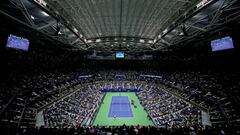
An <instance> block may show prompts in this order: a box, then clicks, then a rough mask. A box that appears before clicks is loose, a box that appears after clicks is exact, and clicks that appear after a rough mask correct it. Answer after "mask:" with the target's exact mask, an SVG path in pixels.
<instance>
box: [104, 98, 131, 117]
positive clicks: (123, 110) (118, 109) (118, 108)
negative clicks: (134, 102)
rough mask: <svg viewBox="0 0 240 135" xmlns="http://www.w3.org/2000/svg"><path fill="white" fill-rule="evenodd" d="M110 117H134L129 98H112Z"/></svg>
mask: <svg viewBox="0 0 240 135" xmlns="http://www.w3.org/2000/svg"><path fill="white" fill-rule="evenodd" d="M108 117H114V118H119V117H133V113H132V108H131V105H130V102H129V100H128V96H112V100H111V105H110V109H109V113H108Z"/></svg>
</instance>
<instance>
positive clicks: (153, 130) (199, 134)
mask: <svg viewBox="0 0 240 135" xmlns="http://www.w3.org/2000/svg"><path fill="white" fill-rule="evenodd" d="M1 131H2V133H4V134H5V135H225V134H226V135H233V134H236V132H234V130H232V129H231V128H229V129H228V130H222V129H220V128H209V127H208V128H205V129H202V128H199V129H193V128H178V129H174V128H171V129H168V128H157V127H151V126H148V127H146V126H139V125H137V126H125V125H123V126H101V127H98V126H93V127H92V126H77V127H71V128H43V127H41V128H13V127H5V128H3V129H1Z"/></svg>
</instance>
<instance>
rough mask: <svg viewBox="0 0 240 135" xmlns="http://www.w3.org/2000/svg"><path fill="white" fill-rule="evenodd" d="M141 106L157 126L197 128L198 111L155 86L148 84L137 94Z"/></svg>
mask: <svg viewBox="0 0 240 135" xmlns="http://www.w3.org/2000/svg"><path fill="white" fill-rule="evenodd" d="M137 95H138V97H139V99H140V101H141V104H142V105H143V106H144V108H145V109H146V110H147V111H148V113H149V115H150V117H151V118H152V119H153V121H154V123H155V124H156V125H157V126H159V127H163V126H169V127H175V128H183V127H190V126H197V125H198V119H199V117H201V116H200V115H199V114H200V110H199V109H197V108H195V107H194V106H192V105H191V104H189V103H187V102H185V101H183V100H182V99H179V98H177V97H175V96H173V95H171V94H169V93H167V92H166V91H164V90H162V89H159V88H157V86H154V85H151V84H148V85H147V86H145V87H144V89H143V90H142V91H141V92H139V93H137Z"/></svg>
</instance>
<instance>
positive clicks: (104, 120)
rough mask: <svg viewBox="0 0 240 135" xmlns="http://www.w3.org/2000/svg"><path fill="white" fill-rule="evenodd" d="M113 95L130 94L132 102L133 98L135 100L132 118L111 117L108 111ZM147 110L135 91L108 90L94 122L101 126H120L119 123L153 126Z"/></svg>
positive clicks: (129, 97)
mask: <svg viewBox="0 0 240 135" xmlns="http://www.w3.org/2000/svg"><path fill="white" fill-rule="evenodd" d="M112 96H128V99H129V101H130V103H131V100H133V101H134V104H135V105H136V106H137V107H136V108H135V107H134V106H133V105H132V104H131V108H132V111H133V117H131V118H109V117H108V112H109V108H110V104H111V99H112ZM147 115H148V114H147V112H146V111H145V110H144V108H143V106H142V105H141V104H140V102H139V99H138V97H137V95H136V93H134V92H107V93H106V95H105V97H104V99H103V101H102V103H101V105H100V108H99V111H98V112H97V116H96V118H95V120H94V122H93V125H95V126H96V125H99V126H106V125H109V126H119V125H123V124H125V125H138V124H139V125H144V126H149V125H151V126H153V122H152V121H151V120H150V119H149V118H148V117H147Z"/></svg>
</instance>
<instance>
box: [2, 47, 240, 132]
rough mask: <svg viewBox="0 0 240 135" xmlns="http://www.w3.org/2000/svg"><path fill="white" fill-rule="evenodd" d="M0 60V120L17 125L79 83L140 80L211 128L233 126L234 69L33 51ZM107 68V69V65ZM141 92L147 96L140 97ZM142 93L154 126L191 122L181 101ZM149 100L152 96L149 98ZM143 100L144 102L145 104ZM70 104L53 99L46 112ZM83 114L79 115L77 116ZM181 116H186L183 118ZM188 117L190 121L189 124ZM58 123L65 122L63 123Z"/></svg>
mask: <svg viewBox="0 0 240 135" xmlns="http://www.w3.org/2000/svg"><path fill="white" fill-rule="evenodd" d="M0 56H1V58H6V59H5V60H4V61H3V67H4V68H6V69H7V70H1V71H0V72H1V77H0V79H1V83H0V88H1V89H0V109H1V122H3V121H4V122H7V123H8V122H10V123H14V124H16V125H19V123H24V122H26V124H27V123H29V122H28V121H27V120H29V119H32V120H33V122H32V123H34V119H35V118H34V117H35V115H36V111H37V110H38V109H39V108H42V107H44V106H47V105H49V104H51V103H52V102H53V101H55V100H56V101H57V100H58V99H59V98H61V97H62V96H65V95H67V94H69V93H71V92H72V91H75V89H76V88H77V87H76V86H78V85H79V84H80V85H83V84H85V83H90V84H91V85H89V87H91V88H92V89H93V88H94V87H95V86H96V88H99V87H122V86H123V87H129V86H130V87H140V84H141V83H142V82H141V81H146V82H148V83H161V84H164V86H166V87H164V89H165V88H166V90H169V91H171V92H174V93H175V94H177V95H179V96H181V97H182V98H184V99H186V100H188V101H191V102H194V103H196V104H198V105H199V106H201V107H203V108H206V109H207V110H208V111H209V113H210V116H211V120H212V122H216V124H217V123H221V122H227V123H224V124H225V125H226V124H229V123H235V124H239V118H240V117H239V114H238V112H239V111H238V110H239V109H238V106H237V105H239V102H240V98H239V96H238V95H239V91H238V89H239V87H240V83H239V80H240V79H239V73H237V72H235V71H233V72H232V73H225V72H219V73H216V72H214V71H212V70H204V71H202V70H198V69H194V70H191V69H189V70H180V71H178V70H174V71H167V70H164V71H161V70H160V69H159V68H156V67H158V65H157V64H156V62H151V61H150V62H148V61H141V62H139V61H138V62H132V61H130V62H123V63H124V64H119V63H117V62H112V61H111V62H103V61H99V62H98V61H91V62H88V61H84V62H82V61H79V59H78V58H75V57H73V56H71V55H69V54H65V53H63V54H60V53H59V54H56V55H55V54H51V53H49V54H48V53H43V52H34V51H31V52H27V53H23V52H21V53H15V52H14V53H10V54H9V53H5V54H3V53H1V54H0ZM109 63H112V64H109ZM75 64H76V65H75ZM109 65H110V67H108V66H109ZM159 65H160V64H159ZM115 69H119V70H115ZM126 69H127V70H126ZM141 74H150V75H157V76H161V78H160V79H159V78H158V79H152V78H142V77H140V75H141ZM81 75H94V77H93V78H88V79H83V78H79V76H81ZM124 80H125V81H126V80H127V81H130V83H129V84H127V83H124V84H119V83H115V81H124ZM93 81H97V82H99V81H105V82H106V83H105V84H103V83H100V84H99V86H98V85H97V84H96V85H95V84H94V83H92V82H93ZM134 81H136V82H138V81H139V82H140V83H132V82H134ZM101 84H103V85H101ZM94 85H95V86H94ZM100 85H101V86H100ZM144 91H149V92H147V93H146V92H144ZM144 91H143V92H142V93H139V98H140V100H141V98H142V100H141V101H142V104H143V105H144V106H145V108H146V109H147V110H148V111H149V114H150V116H151V117H153V118H154V121H155V122H156V123H157V125H163V124H166V123H168V124H169V125H172V127H175V126H174V125H176V123H180V124H179V125H180V126H177V127H179V128H182V127H183V126H182V125H184V124H186V125H191V124H194V123H195V122H196V118H197V115H198V114H197V112H198V110H197V109H196V108H195V107H193V106H191V105H190V104H188V103H186V102H185V101H183V100H180V99H178V98H176V97H175V96H173V95H171V94H168V93H165V92H164V91H163V90H161V89H160V88H151V87H150V86H148V88H146V89H144ZM151 97H154V98H153V99H150V98H151ZM78 98H81V97H78ZM84 98H85V97H84ZM146 99H147V100H148V99H150V100H149V102H148V101H147V100H146ZM72 100H74V99H72V98H70V97H69V98H65V99H64V100H63V101H59V102H58V103H56V104H55V106H54V107H53V108H55V110H52V112H54V111H56V112H62V110H61V111H60V110H59V108H64V109H66V110H67V111H72V110H71V109H69V108H68V107H67V106H66V103H72ZM76 100H77V99H76ZM153 100H154V101H153ZM156 101H159V102H156ZM159 103H160V104H159ZM236 103H238V104H236ZM161 104H163V105H164V104H165V105H166V106H161ZM85 105H86V104H84V105H83V106H85ZM73 106H74V104H73ZM87 106H93V105H87ZM173 106H177V108H173ZM155 107H156V108H157V109H155V110H158V111H159V112H160V113H159V112H158V111H155V110H154V108H155ZM53 108H50V109H53ZM74 111H75V110H74V109H73V112H74ZM49 112H51V110H49ZM83 112H84V111H83ZM64 113H66V111H64ZM167 113H169V114H167ZM171 113H173V115H172V114H171ZM189 113H190V115H189ZM67 114H68V113H67ZM85 114H86V113H83V116H85ZM91 114H92V113H91ZM182 116H186V117H185V119H183V118H182ZM49 117H51V113H49ZM59 117H60V116H59ZM61 117H62V116H61ZM76 117H77V116H76V115H75V116H74V115H71V118H76ZM190 118H193V119H192V120H189V119H190ZM52 119H53V120H49V121H50V122H48V124H49V126H50V127H52V126H54V125H56V124H54V123H58V121H57V122H56V121H55V120H54V118H52ZM47 121H48V120H47ZM170 121H171V122H170ZM172 121H173V122H172ZM64 122H65V123H66V122H67V121H64ZM78 122H80V123H81V122H83V120H82V119H81V120H80V121H78ZM181 122H182V123H181ZM183 123H184V124H183ZM1 125H2V123H1ZM20 125H21V124H20ZM68 125H69V124H68ZM70 125H71V124H70ZM60 127H61V126H60Z"/></svg>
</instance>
